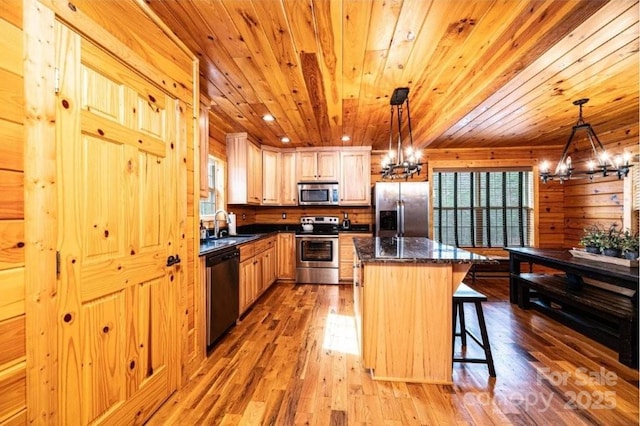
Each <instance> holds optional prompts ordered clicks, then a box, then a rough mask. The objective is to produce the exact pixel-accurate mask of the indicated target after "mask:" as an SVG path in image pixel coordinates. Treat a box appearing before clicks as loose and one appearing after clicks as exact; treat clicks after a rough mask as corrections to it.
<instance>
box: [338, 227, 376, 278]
mask: <svg viewBox="0 0 640 426" xmlns="http://www.w3.org/2000/svg"><path fill="white" fill-rule="evenodd" d="M371 235H372V234H368V233H362V234H360V233H351V232H344V233H340V235H339V236H338V243H339V249H340V270H339V277H340V281H351V280H353V278H354V276H353V239H354V238H366V237H371Z"/></svg>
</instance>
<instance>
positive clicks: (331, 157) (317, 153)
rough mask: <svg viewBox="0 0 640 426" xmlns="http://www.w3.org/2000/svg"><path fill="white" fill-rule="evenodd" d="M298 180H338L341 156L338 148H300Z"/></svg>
mask: <svg viewBox="0 0 640 426" xmlns="http://www.w3.org/2000/svg"><path fill="white" fill-rule="evenodd" d="M297 163H298V164H297V167H298V182H308V181H324V182H327V181H336V182H337V181H338V178H339V177H340V156H339V153H338V151H337V150H328V151H324V150H322V151H321V150H314V149H310V150H306V149H305V150H298V158H297Z"/></svg>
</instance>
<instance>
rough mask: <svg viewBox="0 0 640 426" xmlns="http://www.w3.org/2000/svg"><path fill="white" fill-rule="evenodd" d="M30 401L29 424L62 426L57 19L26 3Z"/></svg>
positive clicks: (31, 2)
mask: <svg viewBox="0 0 640 426" xmlns="http://www.w3.org/2000/svg"><path fill="white" fill-rule="evenodd" d="M23 5H24V17H25V19H24V31H25V38H24V40H25V41H24V42H25V57H27V58H29V60H27V61H24V64H25V65H24V66H25V68H24V76H25V81H26V82H36V81H37V82H39V84H26V85H25V86H24V90H25V106H26V120H25V148H24V156H25V158H28V159H29V160H28V161H26V162H25V168H24V178H25V179H24V181H25V188H24V189H25V207H24V208H25V212H26V214H25V225H24V235H25V272H24V280H25V281H24V285H25V299H26V306H25V309H26V353H27V356H26V398H27V401H28V405H27V419H28V421H29V422H30V423H35V422H43V423H48V424H57V423H58V419H59V417H58V415H59V413H58V379H57V377H58V375H57V366H58V350H57V338H58V334H57V324H58V318H57V316H56V303H57V300H58V298H57V283H56V246H57V239H58V232H57V229H58V222H57V190H56V188H57V186H56V160H55V159H56V145H55V141H56V134H55V124H54V123H55V118H56V115H55V105H54V102H55V96H54V93H55V90H54V87H55V82H54V76H53V73H52V72H51V71H52V70H53V69H54V68H55V63H56V61H55V50H54V49H53V46H55V44H56V41H55V33H54V14H53V13H52V12H51V10H49V9H48V8H46V7H42V5H41V4H40V3H39V2H38V1H36V0H25V1H24V2H23Z"/></svg>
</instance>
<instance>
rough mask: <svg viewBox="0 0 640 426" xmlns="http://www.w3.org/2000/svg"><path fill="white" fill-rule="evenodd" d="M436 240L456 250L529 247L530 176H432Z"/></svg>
mask: <svg viewBox="0 0 640 426" xmlns="http://www.w3.org/2000/svg"><path fill="white" fill-rule="evenodd" d="M433 193H434V197H433V198H434V206H433V213H434V220H433V223H434V239H436V240H438V241H439V242H441V243H444V244H449V245H454V246H458V247H506V246H524V247H526V246H530V245H531V239H532V234H533V173H532V172H531V170H508V171H493V170H491V171H488V170H487V171H472V172H470V171H462V170H461V171H456V170H446V171H438V170H434V173H433Z"/></svg>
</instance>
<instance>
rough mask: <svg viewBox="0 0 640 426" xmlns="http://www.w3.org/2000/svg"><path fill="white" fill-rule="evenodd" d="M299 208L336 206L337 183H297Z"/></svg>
mask: <svg viewBox="0 0 640 426" xmlns="http://www.w3.org/2000/svg"><path fill="white" fill-rule="evenodd" d="M298 205H299V206H337V205H338V182H299V183H298Z"/></svg>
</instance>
